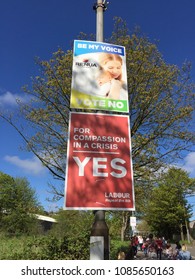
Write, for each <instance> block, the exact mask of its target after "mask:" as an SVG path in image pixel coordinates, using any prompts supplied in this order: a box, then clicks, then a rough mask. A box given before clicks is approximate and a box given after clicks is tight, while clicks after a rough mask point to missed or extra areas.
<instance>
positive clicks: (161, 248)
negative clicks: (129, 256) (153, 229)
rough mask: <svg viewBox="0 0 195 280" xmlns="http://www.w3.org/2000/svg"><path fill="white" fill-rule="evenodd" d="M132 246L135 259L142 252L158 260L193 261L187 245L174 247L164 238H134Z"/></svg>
mask: <svg viewBox="0 0 195 280" xmlns="http://www.w3.org/2000/svg"><path fill="white" fill-rule="evenodd" d="M130 246H131V248H132V250H133V255H134V258H136V257H137V252H138V250H139V251H142V252H143V254H144V256H145V257H148V258H157V259H158V260H161V259H162V256H163V259H169V260H191V259H192V257H191V254H190V252H189V251H188V250H187V247H186V245H185V244H180V242H176V243H175V246H173V245H172V244H171V243H170V242H169V241H167V240H166V239H165V238H164V237H160V236H157V237H155V238H154V236H153V234H149V235H148V237H142V236H136V235H134V236H132V237H131V241H130Z"/></svg>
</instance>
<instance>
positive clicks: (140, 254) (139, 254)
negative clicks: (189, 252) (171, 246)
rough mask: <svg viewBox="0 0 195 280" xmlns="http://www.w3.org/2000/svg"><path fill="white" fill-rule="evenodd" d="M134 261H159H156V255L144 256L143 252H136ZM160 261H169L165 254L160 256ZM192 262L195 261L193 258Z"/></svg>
mask: <svg viewBox="0 0 195 280" xmlns="http://www.w3.org/2000/svg"><path fill="white" fill-rule="evenodd" d="M135 260H159V259H157V255H156V253H152V254H147V255H146V256H145V254H144V252H143V251H138V252H137V254H136V258H135ZM161 260H169V259H168V258H167V256H166V255H165V254H162V257H161ZM192 260H195V257H194V256H192Z"/></svg>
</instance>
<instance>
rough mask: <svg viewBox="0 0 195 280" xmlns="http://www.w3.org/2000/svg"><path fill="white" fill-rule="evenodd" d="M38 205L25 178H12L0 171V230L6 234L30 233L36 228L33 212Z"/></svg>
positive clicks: (37, 209)
mask: <svg viewBox="0 0 195 280" xmlns="http://www.w3.org/2000/svg"><path fill="white" fill-rule="evenodd" d="M39 209H40V205H39V203H38V201H37V198H36V195H35V191H34V190H33V189H32V188H31V187H30V185H29V182H28V181H27V180H26V179H25V178H12V177H11V176H9V175H7V174H4V173H2V172H0V230H1V231H3V232H5V233H7V234H21V233H30V232H32V231H34V230H35V229H36V225H37V223H36V219H35V217H34V215H33V214H37V213H38V212H39Z"/></svg>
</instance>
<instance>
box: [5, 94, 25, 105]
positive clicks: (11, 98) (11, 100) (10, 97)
mask: <svg viewBox="0 0 195 280" xmlns="http://www.w3.org/2000/svg"><path fill="white" fill-rule="evenodd" d="M17 100H20V101H22V102H26V101H27V97H25V96H22V95H21V96H20V95H19V94H13V93H11V92H10V91H6V92H5V93H4V94H2V95H0V105H9V106H16V105H17Z"/></svg>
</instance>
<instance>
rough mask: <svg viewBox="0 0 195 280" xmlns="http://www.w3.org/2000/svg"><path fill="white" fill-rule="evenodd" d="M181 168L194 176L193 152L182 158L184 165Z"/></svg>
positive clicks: (194, 155) (194, 158) (194, 160)
mask: <svg viewBox="0 0 195 280" xmlns="http://www.w3.org/2000/svg"><path fill="white" fill-rule="evenodd" d="M182 168H183V169H185V170H186V171H187V172H188V173H189V174H190V176H191V177H195V152H191V153H189V154H188V155H187V156H186V157H185V158H184V165H183V166H182Z"/></svg>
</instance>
